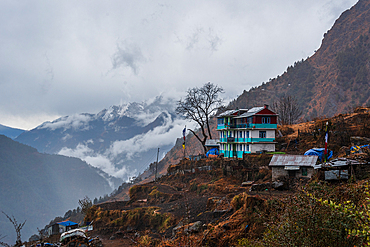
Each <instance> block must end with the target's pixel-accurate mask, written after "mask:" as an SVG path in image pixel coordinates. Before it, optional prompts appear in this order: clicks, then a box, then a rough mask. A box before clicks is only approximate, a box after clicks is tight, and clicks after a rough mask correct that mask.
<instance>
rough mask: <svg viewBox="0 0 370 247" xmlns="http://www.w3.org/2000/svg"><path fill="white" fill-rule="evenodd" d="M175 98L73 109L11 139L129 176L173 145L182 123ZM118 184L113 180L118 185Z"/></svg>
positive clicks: (122, 176)
mask: <svg viewBox="0 0 370 247" xmlns="http://www.w3.org/2000/svg"><path fill="white" fill-rule="evenodd" d="M174 108H175V103H174V101H173V100H168V99H167V100H164V99H163V98H162V97H157V98H156V99H155V100H154V101H152V102H143V103H129V104H125V105H120V106H111V107H109V108H108V109H104V110H102V111H101V112H99V113H97V114H88V113H82V114H75V115H71V116H65V117H61V118H59V119H56V120H55V121H53V122H45V123H43V124H41V125H40V126H38V127H36V128H35V129H33V130H30V131H26V132H24V133H23V134H21V135H20V136H18V137H17V138H16V139H15V140H16V141H18V142H21V143H24V144H27V145H30V146H32V147H35V148H37V149H38V151H39V152H44V153H53V154H61V155H66V156H71V157H77V158H81V159H82V160H84V161H86V162H87V163H89V164H91V165H92V166H94V167H97V168H100V169H101V170H103V171H104V172H106V173H108V174H110V175H111V176H114V177H116V178H120V179H123V180H124V181H127V180H128V179H129V178H130V177H133V176H136V175H137V174H138V173H140V172H143V171H144V170H145V169H146V168H147V167H148V166H149V164H150V163H151V162H154V161H155V160H156V157H157V150H158V148H160V155H161V156H163V155H164V154H165V153H166V152H167V151H168V150H170V149H171V147H172V146H173V145H174V143H175V141H176V138H177V137H180V136H181V130H182V128H183V127H184V125H185V124H186V123H185V121H184V120H182V119H180V118H178V117H176V114H174ZM116 186H117V184H115V185H114V187H116Z"/></svg>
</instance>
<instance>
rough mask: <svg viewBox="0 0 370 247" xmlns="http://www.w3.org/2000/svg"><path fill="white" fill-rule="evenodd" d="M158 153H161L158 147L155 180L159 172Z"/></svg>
mask: <svg viewBox="0 0 370 247" xmlns="http://www.w3.org/2000/svg"><path fill="white" fill-rule="evenodd" d="M158 155H159V148H158V152H157V162H156V163H155V181H157V177H158V175H157V172H158Z"/></svg>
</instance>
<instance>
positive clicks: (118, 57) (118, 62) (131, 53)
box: [111, 42, 145, 75]
mask: <svg viewBox="0 0 370 247" xmlns="http://www.w3.org/2000/svg"><path fill="white" fill-rule="evenodd" d="M122 46H123V47H120V45H119V44H117V50H116V52H115V53H114V54H113V56H112V58H111V59H112V69H114V70H115V69H119V68H130V69H131V70H132V72H133V73H134V74H135V75H137V74H138V72H139V67H140V63H141V62H143V61H145V59H144V56H143V54H142V52H141V49H140V48H139V47H138V46H137V45H134V44H130V45H128V44H127V42H124V43H123V44H122Z"/></svg>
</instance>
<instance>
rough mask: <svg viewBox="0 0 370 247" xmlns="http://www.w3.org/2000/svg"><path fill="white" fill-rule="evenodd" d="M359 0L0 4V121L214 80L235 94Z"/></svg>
mask: <svg viewBox="0 0 370 247" xmlns="http://www.w3.org/2000/svg"><path fill="white" fill-rule="evenodd" d="M356 2H357V0H337V1H332V0H310V1H287V0H284V1H273V0H268V1H253V0H246V1H220V0H215V1H209V0H205V1H193V0H190V1H168V0H164V1H161V2H160V3H159V2H158V1H125V0H122V1H121V0H108V1H104V2H103V1H96V0H92V1H89V2H86V1H70V0H66V1H47V2H45V1H39V0H35V1H32V3H30V2H27V1H0V33H1V41H2V43H1V44H2V48H3V49H0V104H1V105H2V106H4V107H2V108H0V121H1V122H0V124H3V125H8V126H11V127H18V128H26V129H30V128H34V127H36V126H38V125H40V123H42V122H45V121H50V120H53V119H55V118H57V117H60V116H65V115H72V114H75V113H81V112H90V113H94V112H99V111H101V110H102V109H105V108H107V107H109V106H110V105H118V104H121V103H128V102H142V101H145V100H148V99H149V98H153V97H155V96H157V95H161V94H163V95H167V96H169V97H178V98H180V97H181V96H182V95H183V94H184V92H186V90H187V89H188V88H191V87H195V86H201V85H202V84H204V83H206V82H208V81H211V82H212V83H215V84H217V85H219V86H222V87H223V88H224V90H225V98H228V99H234V98H235V97H236V96H237V95H240V94H241V93H242V92H243V90H249V89H250V88H251V87H252V86H257V85H260V84H261V83H262V82H267V81H268V80H269V78H275V77H276V76H277V75H281V74H282V73H283V72H284V71H285V70H286V68H287V67H288V66H290V65H292V64H294V62H296V61H298V60H301V59H302V58H303V59H306V58H307V57H308V56H311V55H312V54H313V53H314V51H315V50H317V49H318V48H319V47H320V44H321V41H322V37H323V34H324V33H325V32H327V30H328V29H330V28H331V26H332V25H333V23H334V21H335V19H337V18H338V17H339V15H340V14H341V13H342V12H343V11H345V10H346V9H348V8H350V7H351V6H352V5H354V4H355V3H356ZM49 126H51V124H49ZM53 127H54V128H56V127H57V126H53Z"/></svg>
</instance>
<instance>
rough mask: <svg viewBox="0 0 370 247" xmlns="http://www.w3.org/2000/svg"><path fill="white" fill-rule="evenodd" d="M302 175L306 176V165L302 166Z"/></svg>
mask: <svg viewBox="0 0 370 247" xmlns="http://www.w3.org/2000/svg"><path fill="white" fill-rule="evenodd" d="M302 176H307V167H302Z"/></svg>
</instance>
